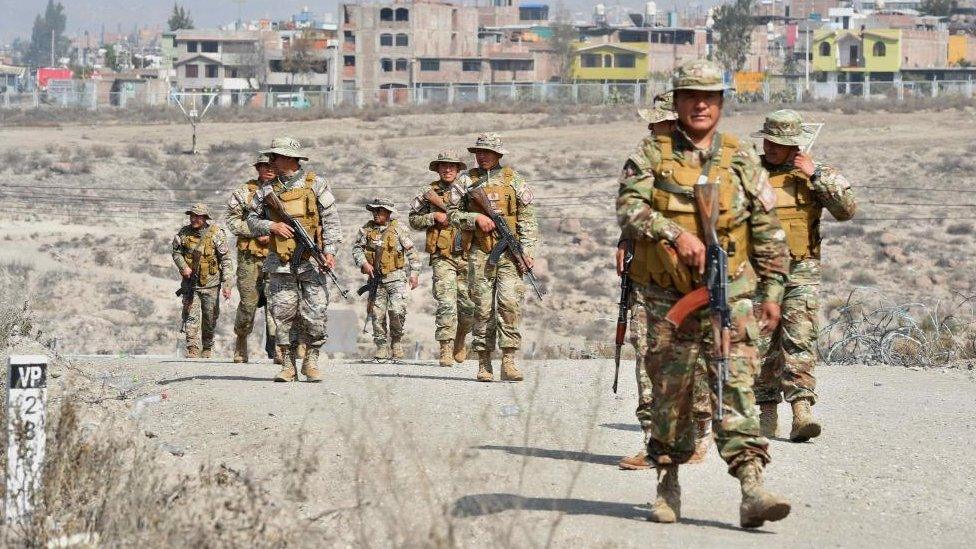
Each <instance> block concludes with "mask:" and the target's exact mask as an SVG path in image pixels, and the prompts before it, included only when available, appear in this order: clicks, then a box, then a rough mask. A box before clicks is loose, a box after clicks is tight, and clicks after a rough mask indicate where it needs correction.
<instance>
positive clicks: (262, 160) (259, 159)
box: [251, 154, 270, 166]
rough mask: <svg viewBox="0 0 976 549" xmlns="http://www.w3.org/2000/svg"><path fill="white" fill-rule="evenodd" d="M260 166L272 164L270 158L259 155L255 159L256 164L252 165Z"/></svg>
mask: <svg viewBox="0 0 976 549" xmlns="http://www.w3.org/2000/svg"><path fill="white" fill-rule="evenodd" d="M258 164H270V162H269V161H268V157H267V156H266V155H263V154H259V155H257V157H255V158H254V163H253V164H251V165H252V166H257V165H258Z"/></svg>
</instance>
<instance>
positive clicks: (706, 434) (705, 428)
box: [688, 419, 712, 463]
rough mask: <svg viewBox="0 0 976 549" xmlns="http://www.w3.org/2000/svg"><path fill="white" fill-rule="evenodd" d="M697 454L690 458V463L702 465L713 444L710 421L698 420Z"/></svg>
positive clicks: (696, 435)
mask: <svg viewBox="0 0 976 549" xmlns="http://www.w3.org/2000/svg"><path fill="white" fill-rule="evenodd" d="M695 429H696V431H695V452H694V453H693V454H691V457H690V458H688V463H701V462H703V461H705V456H707V455H708V448H709V446H711V443H712V421H711V420H710V419H700V420H698V425H696V427H695Z"/></svg>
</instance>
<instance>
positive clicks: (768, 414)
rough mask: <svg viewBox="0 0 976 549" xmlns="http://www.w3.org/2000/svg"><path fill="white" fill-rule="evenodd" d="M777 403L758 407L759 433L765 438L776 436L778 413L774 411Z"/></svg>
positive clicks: (765, 403) (768, 403)
mask: <svg viewBox="0 0 976 549" xmlns="http://www.w3.org/2000/svg"><path fill="white" fill-rule="evenodd" d="M776 408H777V403H775V402H763V403H762V404H760V405H759V431H760V432H761V433H762V436H764V437H766V438H773V437H775V436H776V429H777V425H778V424H779V412H777V411H776Z"/></svg>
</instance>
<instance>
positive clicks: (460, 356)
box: [454, 320, 471, 364]
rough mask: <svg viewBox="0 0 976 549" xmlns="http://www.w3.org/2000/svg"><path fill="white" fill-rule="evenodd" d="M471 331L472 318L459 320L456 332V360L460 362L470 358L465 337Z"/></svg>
mask: <svg viewBox="0 0 976 549" xmlns="http://www.w3.org/2000/svg"><path fill="white" fill-rule="evenodd" d="M470 332H471V321H470V320H464V321H458V325H457V331H456V332H455V333H454V362H457V363H458V364H460V363H462V362H464V361H465V360H467V358H468V347H467V345H465V343H464V339H465V338H466V337H468V333H470Z"/></svg>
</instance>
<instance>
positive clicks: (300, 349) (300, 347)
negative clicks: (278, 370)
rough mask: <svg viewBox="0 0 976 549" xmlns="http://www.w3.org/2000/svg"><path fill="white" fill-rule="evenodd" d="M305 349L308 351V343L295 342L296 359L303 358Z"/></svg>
mask: <svg viewBox="0 0 976 549" xmlns="http://www.w3.org/2000/svg"><path fill="white" fill-rule="evenodd" d="M307 351H308V345H306V344H304V343H296V344H295V358H296V359H299V358H301V359H304V358H305V353H306V352H307Z"/></svg>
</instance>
